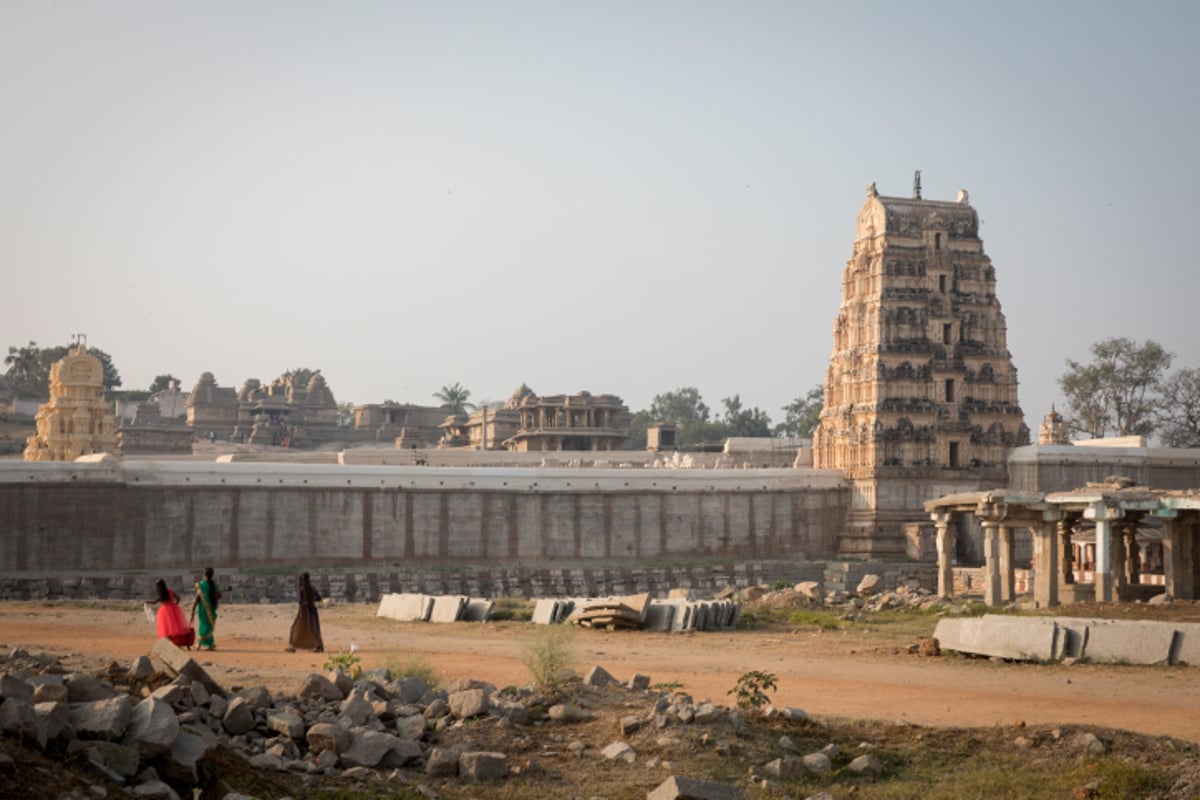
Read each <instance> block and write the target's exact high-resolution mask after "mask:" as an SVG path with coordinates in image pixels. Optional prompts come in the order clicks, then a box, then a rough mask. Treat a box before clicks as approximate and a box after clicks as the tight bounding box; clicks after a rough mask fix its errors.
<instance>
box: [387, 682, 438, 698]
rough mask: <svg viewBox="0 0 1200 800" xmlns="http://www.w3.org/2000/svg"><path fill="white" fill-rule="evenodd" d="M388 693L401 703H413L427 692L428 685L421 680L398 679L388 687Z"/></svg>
mask: <svg viewBox="0 0 1200 800" xmlns="http://www.w3.org/2000/svg"><path fill="white" fill-rule="evenodd" d="M388 691H389V692H391V694H392V696H393V697H395V698H396V699H398V700H399V701H400V702H402V703H415V702H417V701H418V700H420V699H421V698H422V697H424V696H425V693H426V692H428V691H429V684H427V683H426V682H425V681H424V679H422V678H416V677H405V678H399V679H397V680H395V681H393V682H392V683H391V685H390V686H388Z"/></svg>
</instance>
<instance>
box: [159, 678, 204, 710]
mask: <svg viewBox="0 0 1200 800" xmlns="http://www.w3.org/2000/svg"><path fill="white" fill-rule="evenodd" d="M203 685H204V684H202V683H201V684H192V683H189V682H180V681H178V680H175V681H171V682H170V683H168V684H166V685H164V686H160V687H158V688H157V689H155V690H154V691H153V692H151V693H150V696H151V697H153V698H155V699H158V700H162V701H163V702H164V703H166V704H167V705H169V706H172V707H173V708H185V707H187V705H188V704H189V703H193V702H195V700H194V697H193V695H192V686H203Z"/></svg>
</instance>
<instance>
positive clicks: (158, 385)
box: [150, 373, 179, 394]
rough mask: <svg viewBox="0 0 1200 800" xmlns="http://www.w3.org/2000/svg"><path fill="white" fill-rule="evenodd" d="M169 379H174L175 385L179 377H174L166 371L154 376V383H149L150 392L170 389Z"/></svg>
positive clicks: (177, 383)
mask: <svg viewBox="0 0 1200 800" xmlns="http://www.w3.org/2000/svg"><path fill="white" fill-rule="evenodd" d="M171 381H175V385H176V386H178V385H179V378H176V377H175V376H174V375H171V374H170V373H168V374H166V375H158V376H156V377H155V378H154V383H152V384H150V394H154V393H155V392H161V391H163V390H164V389H170V388H171Z"/></svg>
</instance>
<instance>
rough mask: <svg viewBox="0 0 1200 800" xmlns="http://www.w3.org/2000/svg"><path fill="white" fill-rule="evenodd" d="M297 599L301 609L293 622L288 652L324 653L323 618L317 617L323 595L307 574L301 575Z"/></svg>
mask: <svg viewBox="0 0 1200 800" xmlns="http://www.w3.org/2000/svg"><path fill="white" fill-rule="evenodd" d="M296 599H297V600H298V601H299V603H300V608H299V609H298V610H297V611H296V619H295V620H293V621H292V632H291V634H290V635H289V636H288V646H287V651H288V652H289V653H294V652H296V650H298V649H299V650H311V651H312V652H314V653H324V652H325V640H324V639H322V638H321V618H320V617H319V616H317V603H319V602H321V595H320V594H318V593H317V590H316V588H315V587H314V586H313V585H312V583H311V582H310V581H309V579H308V573H307V572H305V573H302V574H301V575H300V581H299V583H298V584H297V586H296Z"/></svg>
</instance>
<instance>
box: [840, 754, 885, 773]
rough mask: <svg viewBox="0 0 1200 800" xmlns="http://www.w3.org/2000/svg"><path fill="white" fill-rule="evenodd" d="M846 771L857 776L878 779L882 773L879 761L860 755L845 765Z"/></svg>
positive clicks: (870, 756) (873, 757)
mask: <svg viewBox="0 0 1200 800" xmlns="http://www.w3.org/2000/svg"><path fill="white" fill-rule="evenodd" d="M846 769H848V770H850V771H851V772H853V773H855V774H857V775H874V776H875V777H878V776H879V774H880V773H882V772H883V766H882V765H881V764H880V763H879V759H878V758H876V757H875V756H872V755H861V756H859V757H858V758H856V759H854V760H853V761H851V762H850V763H849V764H847V765H846Z"/></svg>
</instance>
